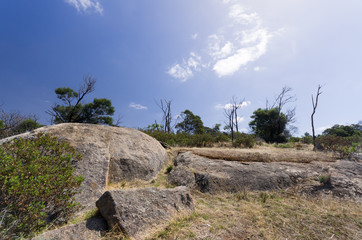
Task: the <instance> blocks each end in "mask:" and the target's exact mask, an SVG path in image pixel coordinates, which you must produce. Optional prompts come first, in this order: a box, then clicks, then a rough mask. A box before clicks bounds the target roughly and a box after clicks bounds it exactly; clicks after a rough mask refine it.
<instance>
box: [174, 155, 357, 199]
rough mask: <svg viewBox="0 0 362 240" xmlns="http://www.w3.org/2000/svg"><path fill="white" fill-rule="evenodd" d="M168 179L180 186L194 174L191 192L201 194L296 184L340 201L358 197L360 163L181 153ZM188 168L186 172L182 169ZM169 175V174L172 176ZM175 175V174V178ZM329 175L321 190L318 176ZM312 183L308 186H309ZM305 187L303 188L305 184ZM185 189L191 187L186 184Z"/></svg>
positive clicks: (305, 189) (276, 187)
mask: <svg viewBox="0 0 362 240" xmlns="http://www.w3.org/2000/svg"><path fill="white" fill-rule="evenodd" d="M174 164H175V166H176V167H175V169H174V170H173V171H172V172H174V173H175V174H174V175H176V176H178V175H182V176H183V178H180V177H177V178H175V177H174V176H170V177H169V181H170V183H172V184H175V185H184V184H185V183H184V182H185V178H186V176H187V178H190V179H191V177H189V174H188V171H192V173H193V174H194V179H195V180H194V183H195V185H194V186H195V188H196V189H198V190H200V191H201V192H210V193H217V192H237V191H243V190H245V189H249V190H261V191H264V190H273V189H285V188H288V187H294V186H296V185H299V184H300V186H301V187H300V189H301V191H302V192H304V193H313V194H318V193H326V192H327V193H328V192H329V193H331V194H333V195H335V196H340V197H352V198H361V197H362V163H361V162H354V161H348V160H339V161H336V162H312V163H289V162H272V163H263V162H245V163H244V162H237V161H224V160H217V159H208V158H205V157H200V156H197V155H194V154H192V153H191V152H185V153H181V154H179V155H178V157H177V158H176V160H175V162H174ZM185 168H188V171H187V170H186V169H185ZM172 172H171V173H172ZM177 172H178V174H176V173H177ZM323 175H330V176H331V179H332V180H331V182H332V184H331V185H330V186H322V185H321V184H320V183H319V181H318V179H319V177H320V176H323ZM311 181H312V182H314V184H311V183H310V182H311ZM306 183H307V184H306ZM187 185H188V186H191V185H192V183H191V182H188V183H187Z"/></svg>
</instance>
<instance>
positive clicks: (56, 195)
mask: <svg viewBox="0 0 362 240" xmlns="http://www.w3.org/2000/svg"><path fill="white" fill-rule="evenodd" d="M81 157H82V156H81V155H80V154H79V153H77V152H76V150H75V149H74V148H72V147H70V146H69V144H67V143H64V142H60V141H58V140H57V138H55V137H51V136H49V135H44V134H39V135H37V136H36V137H35V138H34V139H15V140H13V141H12V142H9V143H5V144H3V145H2V146H0V239H13V238H22V237H31V236H32V235H33V234H34V233H36V232H38V231H41V230H42V229H44V228H45V227H47V226H48V225H49V224H50V223H51V224H60V223H63V222H66V221H67V220H68V218H69V217H70V215H71V214H72V213H73V212H74V211H75V210H76V209H77V208H78V207H79V205H78V204H77V203H76V202H75V201H74V195H75V194H76V193H77V192H78V190H77V189H78V187H79V186H80V185H81V183H82V181H83V178H82V177H81V176H74V175H73V172H74V168H73V165H74V163H75V161H78V160H81Z"/></svg>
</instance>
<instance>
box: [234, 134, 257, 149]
mask: <svg viewBox="0 0 362 240" xmlns="http://www.w3.org/2000/svg"><path fill="white" fill-rule="evenodd" d="M254 144H255V136H254V135H252V134H246V133H235V135H234V142H233V147H241V146H243V147H246V148H252V147H254Z"/></svg>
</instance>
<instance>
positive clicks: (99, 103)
mask: <svg viewBox="0 0 362 240" xmlns="http://www.w3.org/2000/svg"><path fill="white" fill-rule="evenodd" d="M60 99H62V97H60ZM52 110H53V112H55V113H56V115H55V117H54V123H64V122H79V123H93V124H97V123H100V124H107V125H112V123H113V118H112V117H110V116H109V115H113V113H114V107H113V106H112V102H111V100H108V99H106V98H100V99H98V98H95V99H94V100H93V102H92V103H87V104H81V103H79V104H78V105H68V106H64V105H59V104H58V105H56V106H55V107H53V108H52Z"/></svg>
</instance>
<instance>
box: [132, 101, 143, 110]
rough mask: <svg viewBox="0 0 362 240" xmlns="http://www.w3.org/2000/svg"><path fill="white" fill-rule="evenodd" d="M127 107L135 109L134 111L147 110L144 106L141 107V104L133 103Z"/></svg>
mask: <svg viewBox="0 0 362 240" xmlns="http://www.w3.org/2000/svg"><path fill="white" fill-rule="evenodd" d="M129 107H130V108H134V109H136V110H146V109H147V107H146V106H143V105H141V104H137V103H134V102H131V103H130V104H129Z"/></svg>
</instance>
